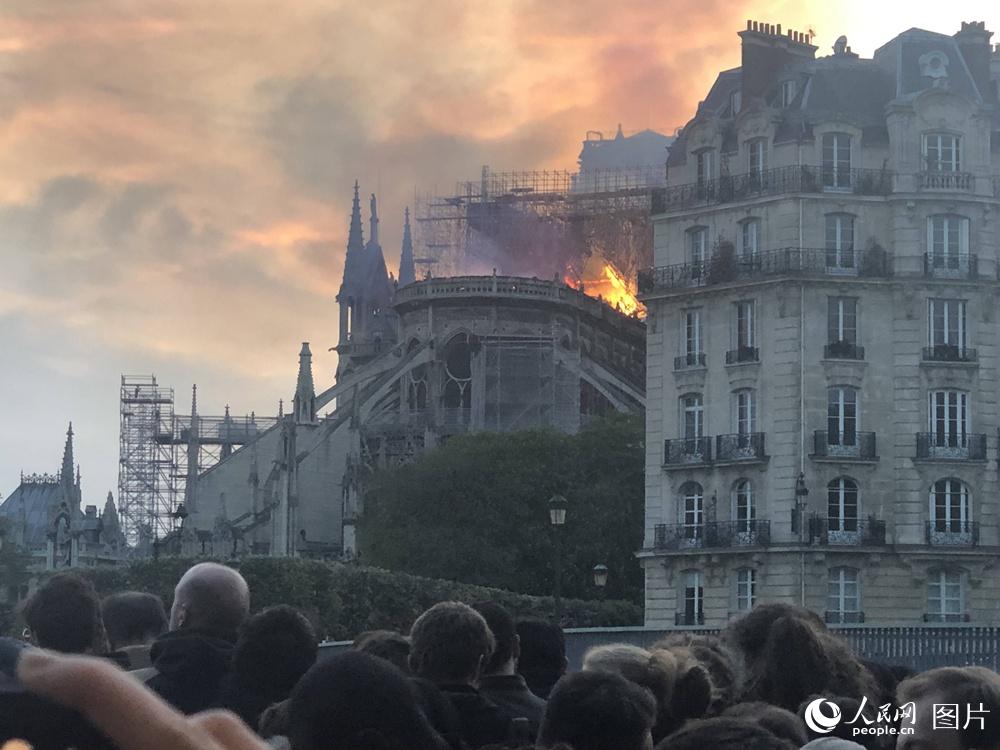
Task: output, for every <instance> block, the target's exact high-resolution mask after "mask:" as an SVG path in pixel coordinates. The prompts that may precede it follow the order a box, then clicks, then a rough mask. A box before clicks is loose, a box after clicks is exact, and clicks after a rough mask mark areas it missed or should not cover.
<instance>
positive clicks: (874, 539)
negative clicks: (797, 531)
mask: <svg viewBox="0 0 1000 750" xmlns="http://www.w3.org/2000/svg"><path fill="white" fill-rule="evenodd" d="M809 543H810V544H822V545H829V546H831V547H833V546H845V547H881V546H884V545H885V521H881V520H879V519H877V518H875V517H874V516H870V517H868V518H844V519H841V518H826V517H824V516H820V515H815V514H814V515H813V516H811V517H810V518H809Z"/></svg>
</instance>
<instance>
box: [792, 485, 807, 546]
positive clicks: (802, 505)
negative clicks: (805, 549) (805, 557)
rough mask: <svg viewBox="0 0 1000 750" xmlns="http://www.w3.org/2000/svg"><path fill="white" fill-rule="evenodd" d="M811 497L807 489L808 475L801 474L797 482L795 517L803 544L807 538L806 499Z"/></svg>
mask: <svg viewBox="0 0 1000 750" xmlns="http://www.w3.org/2000/svg"><path fill="white" fill-rule="evenodd" d="M808 495H809V488H808V487H806V475H805V474H803V473H802V472H799V476H798V478H797V479H796V480H795V515H796V519H795V520H796V522H797V524H798V530H799V541H800V542H801V541H802V540H803V539H804V538H805V525H806V518H805V515H806V514H805V511H806V497H808Z"/></svg>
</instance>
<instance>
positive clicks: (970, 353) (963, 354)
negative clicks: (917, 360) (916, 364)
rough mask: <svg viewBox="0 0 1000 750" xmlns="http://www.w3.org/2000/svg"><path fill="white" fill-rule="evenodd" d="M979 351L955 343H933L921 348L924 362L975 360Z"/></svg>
mask: <svg viewBox="0 0 1000 750" xmlns="http://www.w3.org/2000/svg"><path fill="white" fill-rule="evenodd" d="M978 359H979V352H978V351H976V350H975V349H970V348H968V347H966V346H957V345H956V344H935V345H934V346H925V347H924V349H923V360H924V362H976V361H977V360H978Z"/></svg>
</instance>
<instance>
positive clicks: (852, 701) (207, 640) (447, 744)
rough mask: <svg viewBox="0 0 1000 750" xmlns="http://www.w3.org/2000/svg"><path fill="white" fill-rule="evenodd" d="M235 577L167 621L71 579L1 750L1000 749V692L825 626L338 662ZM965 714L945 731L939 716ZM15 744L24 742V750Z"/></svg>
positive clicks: (505, 621) (9, 701)
mask: <svg viewBox="0 0 1000 750" xmlns="http://www.w3.org/2000/svg"><path fill="white" fill-rule="evenodd" d="M251 594H252V592H251V591H250V590H249V588H248V586H247V584H246V582H245V581H244V579H243V578H242V576H241V575H240V574H239V572H238V571H236V570H234V569H232V568H229V567H226V566H223V565H217V564H214V563H201V564H198V565H195V566H194V567H192V568H191V569H189V570H188V571H187V572H186V573H185V574H184V575H183V576H182V577H181V579H180V581H179V582H178V583H177V586H176V589H175V591H174V598H173V601H172V605H171V607H170V611H169V613H168V612H166V611H165V608H164V606H163V603H162V602H161V600H160V599H159V598H158V597H156V596H153V595H151V594H148V593H142V592H128V593H123V594H115V595H113V596H110V597H108V598H106V599H105V600H104V601H103V602H102V601H100V599H99V598H98V596H97V594H96V592H95V590H94V588H93V587H92V586H91V584H90V583H89V582H87V581H86V580H85V579H83V578H81V577H79V576H76V575H74V574H72V573H64V574H59V575H55V576H53V577H51V578H49V579H48V580H47V581H46V583H45V584H44V585H43V586H42V587H41V588H40V589H39V590H38V591H37V592H36V593H35V594H34V595H33V596H32V598H31V599H30V600H29V601H28V603H27V605H26V606H25V608H24V612H23V617H24V621H25V623H26V625H27V628H26V632H25V637H26V639H27V641H28V642H30V645H29V643H28V642H17V641H14V640H13V639H0V677H5V678H6V682H5V681H3V680H2V679H0V745H2V746H3V748H4V749H5V750H6V748H7V745H3V743H4V742H6V741H8V740H12V739H15V738H16V739H19V740H23V741H25V742H26V743H27V744H28V745H30V746H32V747H34V748H35V750H48V748H54V749H56V750H63V748H69V747H75V748H79V750H89V749H90V748H94V749H95V750H103V749H104V748H113V747H118V748H121V750H133V748H135V749H136V750H137V749H138V748H140V747H141V748H156V749H159V748H164V749H166V748H168V747H169V748H171V750H172V749H173V748H201V749H202V750H204V749H205V748H208V749H209V750H216V749H218V750H235V749H236V748H250V749H252V750H263V748H267V747H271V748H290V749H291V750H341V749H344V750H411V749H412V750H463V749H468V750H475V749H476V748H519V749H522V750H527V749H528V748H537V749H538V750H543V749H551V750H556V749H558V750H651V749H652V748H654V747H655V748H656V750H688V749H689V748H690V749H695V748H720V749H722V750H726V749H728V748H733V749H734V750H735V749H736V748H740V749H741V750H793V749H797V748H810V749H812V748H817V749H819V750H824V749H825V750H848V749H849V748H855V749H857V748H859V747H863V748H873V749H876V750H880V749H882V748H886V749H888V748H897V749H898V750H929V749H931V748H934V749H937V750H963V749H972V748H975V749H977V750H1000V676H998V675H997V674H995V673H994V672H992V671H990V670H987V669H984V668H982V667H944V668H940V669H933V670H930V671H926V672H923V673H919V674H916V673H913V672H912V671H910V670H908V669H906V668H903V667H899V666H890V665H885V664H879V663H874V662H870V661H865V660H863V659H861V658H859V657H858V656H857V655H855V654H854V653H852V652H851V650H850V649H849V648H848V647H847V646H846V644H845V643H844V642H843V641H842V640H840V639H838V638H837V637H836V636H835V635H833V634H832V633H830V632H829V631H828V630H827V628H826V626H825V625H824V623H823V622H822V620H821V619H820V618H818V617H817V616H816V615H815V614H813V613H812V612H810V611H808V610H804V609H801V608H797V607H793V606H790V605H784V604H767V605H761V606H758V607H756V608H755V609H754V610H752V611H751V612H749V613H748V614H746V615H744V616H742V617H741V618H739V619H737V620H734V621H733V622H732V623H730V625H729V626H728V627H727V628H725V630H724V631H723V632H722V633H721V634H719V635H718V636H706V635H700V634H690V633H684V632H679V633H676V634H673V635H671V636H669V637H667V638H665V639H663V640H661V641H659V642H658V643H656V644H655V645H653V646H652V647H651V648H648V649H647V648H640V647H638V646H635V645H630V644H625V643H611V644H603V645H598V646H594V647H592V648H590V649H589V650H588V651H587V652H586V654H585V655H584V658H583V663H582V666H581V669H580V670H579V671H570V670H568V668H567V667H568V662H567V659H566V648H565V641H564V638H563V633H562V631H561V630H560V628H559V627H558V626H556V625H553V624H551V623H546V622H542V621H537V620H529V621H522V622H517V621H515V619H514V617H512V615H511V613H510V612H508V611H507V610H505V609H504V608H503V607H501V606H499V605H497V604H495V603H492V602H474V603H472V604H471V605H470V604H465V603H460V602H441V603H439V604H435V605H434V606H432V607H431V608H430V609H428V610H427V611H425V612H424V613H423V614H421V615H420V616H419V617H418V618H417V619H416V621H415V622H414V623H413V625H412V627H411V628H410V631H409V633H407V634H402V633H398V632H394V631H386V630H379V631H371V632H368V633H363V634H361V635H359V636H358V637H357V638H356V639H355V641H354V643H353V646H352V648H350V649H341V650H339V651H336V652H335V653H333V654H332V655H323V654H321V653H320V649H319V647H318V639H317V636H316V631H315V629H314V628H313V626H312V624H311V623H310V621H309V620H308V619H307V618H306V617H305V616H304V615H303V614H302V613H300V612H299V611H297V610H296V609H294V608H292V607H289V606H284V605H282V606H276V607H270V608H267V609H264V610H262V611H260V612H257V613H255V614H251V607H250V603H251ZM941 706H945V707H954V712H953V713H951V714H947V715H939V714H940V710H939V709H940V707H941ZM11 747H24V745H23V744H21V745H11Z"/></svg>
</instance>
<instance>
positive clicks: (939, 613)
mask: <svg viewBox="0 0 1000 750" xmlns="http://www.w3.org/2000/svg"><path fill="white" fill-rule="evenodd" d="M966 619H968V616H967V614H966V610H965V575H964V574H963V573H962V571H960V570H955V569H950V568H932V569H931V570H930V571H928V575H927V612H926V614H925V615H924V620H926V621H927V622H962V621H964V620H966Z"/></svg>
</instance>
